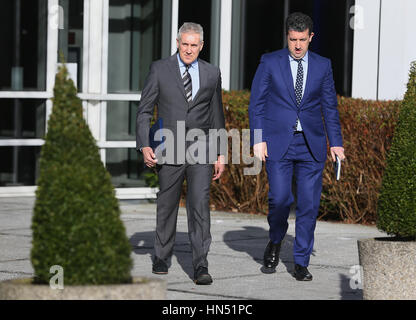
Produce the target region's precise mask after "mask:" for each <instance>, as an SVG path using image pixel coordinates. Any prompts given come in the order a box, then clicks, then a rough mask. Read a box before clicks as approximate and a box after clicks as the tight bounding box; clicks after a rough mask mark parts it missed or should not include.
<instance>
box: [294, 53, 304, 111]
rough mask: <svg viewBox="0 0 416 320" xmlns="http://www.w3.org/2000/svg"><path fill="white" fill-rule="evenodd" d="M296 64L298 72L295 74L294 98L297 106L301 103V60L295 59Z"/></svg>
mask: <svg viewBox="0 0 416 320" xmlns="http://www.w3.org/2000/svg"><path fill="white" fill-rule="evenodd" d="M295 61H296V62H297V63H298V72H297V74H296V85H295V96H296V103H297V105H298V106H299V105H300V102H301V101H302V88H303V66H302V59H295Z"/></svg>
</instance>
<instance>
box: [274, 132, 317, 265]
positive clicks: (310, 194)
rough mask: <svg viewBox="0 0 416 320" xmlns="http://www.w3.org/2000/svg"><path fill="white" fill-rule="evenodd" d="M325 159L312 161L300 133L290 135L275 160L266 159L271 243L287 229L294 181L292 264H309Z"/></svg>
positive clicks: (277, 240) (276, 241)
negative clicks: (289, 141)
mask: <svg viewBox="0 0 416 320" xmlns="http://www.w3.org/2000/svg"><path fill="white" fill-rule="evenodd" d="M324 167H325V161H324V162H319V161H316V160H315V159H314V158H313V156H312V154H311V152H310V150H309V147H308V145H307V142H306V139H305V137H304V134H303V133H296V134H294V135H293V138H292V141H291V143H290V145H289V148H288V150H287V152H286V154H285V155H284V156H283V158H282V159H281V160H279V161H273V160H266V171H267V176H268V180H269V213H268V216H267V220H268V223H269V226H270V230H269V235H270V240H271V241H272V242H273V243H279V242H281V241H282V240H283V238H284V237H285V235H286V232H287V229H288V226H289V225H288V221H287V220H288V217H289V211H290V207H291V205H292V203H293V201H294V197H293V193H292V178H293V174H294V175H295V181H296V196H297V207H296V225H295V231H296V236H295V242H294V244H293V257H294V262H295V263H296V264H299V265H302V266H305V267H306V266H308V265H309V258H310V255H311V253H312V250H313V244H314V231H315V226H316V218H317V216H318V211H319V204H320V198H321V191H322V172H323V170H324Z"/></svg>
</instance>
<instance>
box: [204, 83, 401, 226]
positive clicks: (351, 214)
mask: <svg viewBox="0 0 416 320" xmlns="http://www.w3.org/2000/svg"><path fill="white" fill-rule="evenodd" d="M249 99H250V93H249V92H248V91H231V92H223V102H224V111H225V117H226V128H227V130H229V129H233V128H237V129H243V128H249V123H248V113H247V109H248V104H249ZM338 100H339V112H340V121H341V125H342V134H343V138H344V144H345V150H346V156H347V160H346V161H345V162H344V163H343V168H342V179H341V181H339V182H334V179H333V171H332V164H331V160H330V156H329V153H328V161H327V164H326V167H325V170H324V174H323V190H322V201H321V207H320V216H319V218H320V219H331V220H341V221H345V222H349V223H368V224H373V223H375V221H376V216H377V214H376V212H377V201H378V196H379V191H380V186H381V177H382V174H383V172H384V168H385V161H386V155H387V151H388V150H389V148H390V145H391V141H392V137H393V132H394V128H395V125H396V122H397V117H398V113H399V109H400V101H369V100H361V99H352V98H344V97H339V98H338ZM229 145H230V146H231V140H230V143H229ZM229 163H231V152H230V154H229ZM244 167H245V165H243V164H241V165H233V164H230V165H228V166H227V167H226V171H225V172H224V174H223V176H222V178H221V182H220V183H215V182H214V183H213V184H212V187H211V207H212V209H217V210H225V211H239V212H249V213H260V214H267V211H268V209H267V208H268V205H267V193H268V183H267V175H266V172H265V168H264V166H263V169H262V171H261V174H260V175H257V176H244V175H243V168H244ZM247 167H250V166H247Z"/></svg>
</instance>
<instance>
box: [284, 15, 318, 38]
mask: <svg viewBox="0 0 416 320" xmlns="http://www.w3.org/2000/svg"><path fill="white" fill-rule="evenodd" d="M307 29H309V34H311V33H312V31H313V21H312V19H311V17H309V16H308V15H306V14H304V13H302V12H294V13H291V14H290V15H289V16H288V17H287V19H286V34H288V33H289V31H290V30H293V31H297V32H303V31H305V30H307Z"/></svg>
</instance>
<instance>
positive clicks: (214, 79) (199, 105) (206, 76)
mask: <svg viewBox="0 0 416 320" xmlns="http://www.w3.org/2000/svg"><path fill="white" fill-rule="evenodd" d="M198 64H199V79H200V88H199V90H198V92H197V94H196V96H195V97H194V99H193V100H192V101H191V102H190V103H188V102H187V100H186V96H185V89H184V86H183V81H182V77H181V74H180V70H179V64H178V60H177V56H176V53H175V54H174V55H172V56H170V57H169V58H166V59H162V60H158V61H155V62H153V63H152V64H151V66H150V71H149V74H148V76H147V79H146V81H145V85H144V88H143V91H142V95H141V100H140V104H139V107H138V110H137V117H136V148H137V150H139V149H140V148H142V147H148V146H150V144H149V130H150V120H151V119H152V117H153V113H154V107H155V106H156V105H157V113H158V118H162V119H163V134H165V129H169V131H170V132H172V134H173V139H174V141H172V140H167V142H168V143H169V144H168V143H166V150H165V152H172V151H173V152H174V155H173V156H172V157H170V159H169V157H167V158H166V162H165V163H168V164H182V163H185V158H186V157H185V154H183V152H182V150H183V148H182V147H181V146H185V147H186V149H187V150H188V149H189V147H190V145H192V143H186V142H185V136H184V134H183V132H181V130H180V129H181V128H182V127H183V128H184V131H185V134H186V133H188V132H189V131H190V130H191V129H201V130H202V131H201V130H196V131H195V130H193V131H191V132H193V133H196V136H197V137H196V138H195V139H197V140H198V141H199V142H202V144H201V145H204V146H205V148H204V151H205V152H206V162H207V163H208V162H209V163H212V162H213V161H215V160H216V158H217V155H218V154H220V153H222V154H223V152H220V146H219V142H218V141H219V139H217V140H216V141H215V144H217V149H216V150H215V151H214V152H213V150H211V152H209V148H210V147H211V148H212V147H213V145H212V144H211V145H210V144H209V143H205V144H204V143H203V142H204V141H205V142H208V141H209V140H211V139H210V138H209V136H208V132H209V129H224V128H225V120H224V112H223V106H222V92H221V73H220V70H219V68H218V67H216V66H213V65H211V64H209V63H208V62H206V61H204V60H202V59H199V60H198ZM178 121H180V124H179V126H178ZM178 128H179V130H178ZM202 132H203V133H204V134H202ZM188 138H189V136H188ZM172 142H173V144H174V145H173V146H172V145H171V144H172ZM193 147H195V144H194V145H193ZM214 147H215V146H214ZM191 149H192V148H191ZM196 149H197V151H196V153H195V152H194V151H192V154H195V155H198V152H200V150H201V149H198V148H196ZM192 150H195V148H194V149H192ZM221 150H224V143H223V148H222V149H221ZM188 152H189V151H188ZM210 155H211V156H210ZM186 159H187V158H186Z"/></svg>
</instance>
